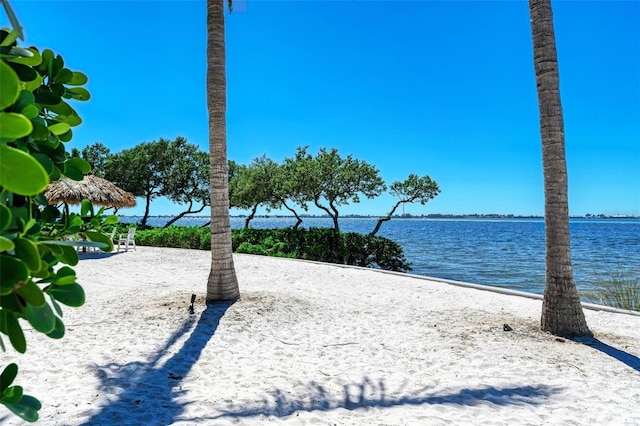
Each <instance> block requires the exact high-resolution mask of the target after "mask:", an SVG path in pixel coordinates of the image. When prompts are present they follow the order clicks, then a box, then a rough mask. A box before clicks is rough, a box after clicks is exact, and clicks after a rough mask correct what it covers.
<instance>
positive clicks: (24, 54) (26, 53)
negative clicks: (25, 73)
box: [4, 47, 42, 67]
mask: <svg viewBox="0 0 640 426" xmlns="http://www.w3.org/2000/svg"><path fill="white" fill-rule="evenodd" d="M14 49H16V48H15V47H14ZM18 49H19V51H15V53H14V54H16V55H17V54H18V53H19V54H20V56H12V57H5V58H4V59H5V60H6V61H8V62H15V63H17V64H24V65H29V66H30V67H36V66H38V65H40V63H41V62H42V56H41V55H40V52H38V49H36V48H35V47H28V48H26V49H24V48H18ZM12 53H13V52H12Z"/></svg>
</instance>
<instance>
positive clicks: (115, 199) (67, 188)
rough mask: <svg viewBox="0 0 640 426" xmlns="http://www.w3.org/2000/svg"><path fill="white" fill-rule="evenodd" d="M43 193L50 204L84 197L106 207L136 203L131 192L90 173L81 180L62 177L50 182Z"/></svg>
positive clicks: (133, 204) (130, 205) (70, 202)
mask: <svg viewBox="0 0 640 426" xmlns="http://www.w3.org/2000/svg"><path fill="white" fill-rule="evenodd" d="M44 195H45V197H47V200H49V203H50V204H56V203H59V202H61V201H64V202H65V203H68V204H80V203H81V202H82V200H84V199H85V198H86V199H88V200H89V201H91V203H93V204H97V205H100V206H106V207H117V208H119V207H134V206H135V205H136V198H135V197H134V196H133V194H132V193H130V192H127V191H125V190H123V189H121V188H118V187H117V186H116V185H114V184H113V183H111V182H109V181H108V180H106V179H102V178H100V177H98V176H95V175H92V174H90V175H86V176H85V177H84V179H83V180H81V181H75V180H72V179H68V178H65V177H63V178H62V179H60V180H57V181H55V182H51V183H50V184H49V186H48V187H47V189H46V190H45V191H44Z"/></svg>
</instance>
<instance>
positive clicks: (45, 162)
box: [31, 152, 53, 175]
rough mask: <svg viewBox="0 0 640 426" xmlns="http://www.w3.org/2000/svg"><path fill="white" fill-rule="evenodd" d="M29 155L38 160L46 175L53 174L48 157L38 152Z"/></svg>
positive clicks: (51, 163)
mask: <svg viewBox="0 0 640 426" xmlns="http://www.w3.org/2000/svg"><path fill="white" fill-rule="evenodd" d="M31 155H33V158H35V159H36V160H38V162H39V163H40V164H41V165H42V167H44V170H45V172H47V174H48V175H50V174H51V173H53V161H51V158H49V156H48V155H45V154H41V153H39V152H34V153H33V154H31Z"/></svg>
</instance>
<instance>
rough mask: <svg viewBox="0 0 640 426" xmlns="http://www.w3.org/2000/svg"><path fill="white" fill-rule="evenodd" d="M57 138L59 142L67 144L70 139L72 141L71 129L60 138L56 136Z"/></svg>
mask: <svg viewBox="0 0 640 426" xmlns="http://www.w3.org/2000/svg"><path fill="white" fill-rule="evenodd" d="M67 124H69V123H67ZM69 126H71V124H69ZM58 138H60V142H69V141H70V140H71V139H73V132H72V131H71V129H69V131H68V132H66V133H63V134H61V135H60V136H58Z"/></svg>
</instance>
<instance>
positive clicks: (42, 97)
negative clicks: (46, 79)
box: [36, 86, 62, 107]
mask: <svg viewBox="0 0 640 426" xmlns="http://www.w3.org/2000/svg"><path fill="white" fill-rule="evenodd" d="M42 87H43V86H40V89H38V91H37V92H36V103H38V104H40V105H45V106H46V107H49V106H50V105H57V104H59V103H60V101H61V100H62V99H61V98H60V96H59V95H57V94H55V93H54V92H52V91H51V90H49V89H43V88H42Z"/></svg>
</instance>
